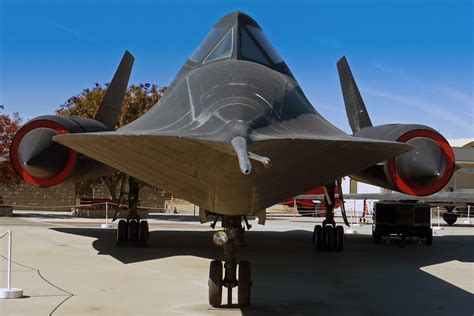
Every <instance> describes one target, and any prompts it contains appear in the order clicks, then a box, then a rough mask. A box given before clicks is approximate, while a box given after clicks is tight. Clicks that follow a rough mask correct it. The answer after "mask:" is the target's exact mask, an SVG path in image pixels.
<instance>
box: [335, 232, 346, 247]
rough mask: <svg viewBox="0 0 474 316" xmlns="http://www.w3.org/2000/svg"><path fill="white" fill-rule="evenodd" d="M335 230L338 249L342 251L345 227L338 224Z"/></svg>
mask: <svg viewBox="0 0 474 316" xmlns="http://www.w3.org/2000/svg"><path fill="white" fill-rule="evenodd" d="M335 232H336V234H335V235H336V236H337V244H336V245H337V246H336V251H338V252H341V251H342V250H343V249H344V228H343V227H342V226H336V229H335Z"/></svg>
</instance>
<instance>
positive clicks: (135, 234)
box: [128, 219, 140, 242]
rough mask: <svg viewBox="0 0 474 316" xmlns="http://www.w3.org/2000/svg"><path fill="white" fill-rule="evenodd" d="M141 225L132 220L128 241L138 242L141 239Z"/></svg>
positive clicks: (129, 225) (129, 223)
mask: <svg viewBox="0 0 474 316" xmlns="http://www.w3.org/2000/svg"><path fill="white" fill-rule="evenodd" d="M139 229H140V226H139V223H138V222H137V221H136V220H134V219H132V220H130V221H129V222H128V241H132V242H133V241H138V238H139V233H140V232H139Z"/></svg>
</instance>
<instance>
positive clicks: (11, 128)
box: [0, 105, 21, 185]
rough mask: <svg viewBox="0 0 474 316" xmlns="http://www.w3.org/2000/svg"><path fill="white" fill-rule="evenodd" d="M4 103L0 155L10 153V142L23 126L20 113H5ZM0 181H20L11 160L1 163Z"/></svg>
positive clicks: (4, 182)
mask: <svg viewBox="0 0 474 316" xmlns="http://www.w3.org/2000/svg"><path fill="white" fill-rule="evenodd" d="M3 111H4V107H3V105H0V157H1V156H5V155H7V154H8V151H9V148H10V143H11V141H12V139H13V136H14V135H15V133H16V132H17V131H18V130H19V129H20V127H21V118H20V115H19V114H18V113H13V114H12V115H8V114H5V113H4V112H3ZM0 168H1V172H0V183H1V184H6V185H9V184H13V183H17V182H18V178H17V176H16V175H15V172H14V171H13V168H12V166H11V164H10V163H9V162H5V163H3V164H1V165H0Z"/></svg>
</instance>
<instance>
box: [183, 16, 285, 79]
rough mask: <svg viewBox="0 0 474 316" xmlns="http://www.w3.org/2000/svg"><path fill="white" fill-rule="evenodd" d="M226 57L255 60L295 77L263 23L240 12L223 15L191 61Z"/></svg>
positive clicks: (200, 61) (200, 62)
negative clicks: (265, 31) (266, 33)
mask: <svg viewBox="0 0 474 316" xmlns="http://www.w3.org/2000/svg"><path fill="white" fill-rule="evenodd" d="M223 59H240V60H248V61H252V62H255V63H259V64H261V65H264V66H267V67H269V68H272V69H273V70H276V71H279V72H281V73H283V74H285V75H288V76H290V77H293V75H292V74H291V72H290V70H289V68H288V66H287V65H286V64H285V62H284V61H283V59H282V58H281V56H280V55H279V54H278V52H277V51H276V50H275V48H274V47H273V46H272V44H271V43H270V41H269V40H268V38H267V37H266V35H265V33H263V31H262V29H261V28H260V26H258V24H257V23H256V22H255V21H254V20H253V19H251V18H250V17H249V16H247V15H245V14H243V13H240V12H235V13H231V14H229V15H227V16H225V17H224V18H222V19H221V20H220V21H219V22H218V23H217V24H216V25H215V26H214V28H213V29H212V30H211V31H210V32H209V34H207V36H206V38H205V39H204V40H203V41H202V42H201V44H200V45H199V47H198V48H197V49H196V50H195V51H194V53H193V54H192V55H191V57H190V58H189V61H190V62H191V63H194V64H195V65H199V64H207V63H210V62H213V61H217V60H223Z"/></svg>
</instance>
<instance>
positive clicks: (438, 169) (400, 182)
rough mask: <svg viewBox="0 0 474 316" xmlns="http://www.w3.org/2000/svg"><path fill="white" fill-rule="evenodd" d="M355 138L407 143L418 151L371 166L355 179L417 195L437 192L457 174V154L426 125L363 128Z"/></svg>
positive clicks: (438, 134) (441, 137)
mask: <svg viewBox="0 0 474 316" xmlns="http://www.w3.org/2000/svg"><path fill="white" fill-rule="evenodd" d="M354 136H356V137H364V138H371V139H379V140H389V141H397V142H402V143H407V144H410V145H412V146H414V147H415V148H414V149H413V150H411V151H409V152H407V153H405V154H402V155H400V156H397V157H394V158H392V159H390V160H388V161H385V162H383V163H380V164H378V165H376V166H373V167H370V168H368V169H365V170H363V171H360V172H359V173H357V174H355V175H351V177H352V178H354V179H356V180H358V181H361V182H365V183H369V184H373V185H376V186H380V187H383V188H387V189H391V190H395V191H399V192H402V193H405V194H410V195H415V196H425V195H430V194H433V193H436V192H438V191H439V190H441V189H442V188H443V187H444V186H446V184H447V183H448V181H449V180H450V179H451V176H452V174H453V171H454V164H455V159H454V153H453V150H452V148H451V146H450V145H449V143H448V142H447V140H446V139H445V138H444V137H443V136H442V135H441V134H440V133H438V132H437V131H435V130H434V129H432V128H430V127H428V126H424V125H414V124H388V125H380V126H374V127H368V128H364V129H362V130H360V131H357V132H356V133H354Z"/></svg>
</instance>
